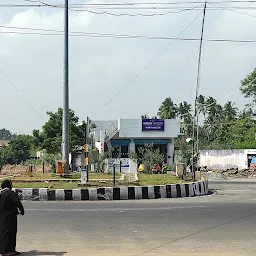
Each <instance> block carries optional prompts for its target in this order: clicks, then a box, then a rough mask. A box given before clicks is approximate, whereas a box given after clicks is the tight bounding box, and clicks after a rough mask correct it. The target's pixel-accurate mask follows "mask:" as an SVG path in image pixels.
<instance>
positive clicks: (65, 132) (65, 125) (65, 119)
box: [62, 0, 69, 174]
mask: <svg viewBox="0 0 256 256" xmlns="http://www.w3.org/2000/svg"><path fill="white" fill-rule="evenodd" d="M64 20H65V21H64V22H65V25H64V32H65V34H64V83H63V115H62V160H63V161H64V162H65V166H64V172H65V174H67V173H69V84H68V82H69V81H68V80H69V79H68V0H65V7H64Z"/></svg>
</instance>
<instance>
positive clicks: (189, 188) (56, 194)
mask: <svg viewBox="0 0 256 256" xmlns="http://www.w3.org/2000/svg"><path fill="white" fill-rule="evenodd" d="M14 191H15V192H16V193H17V194H18V195H19V197H20V199H21V200H30V201H69V200H70V201H98V200H133V199H134V200H135V199H158V198H179V197H194V196H203V195H207V194H208V193H209V191H208V181H207V180H203V181H197V182H193V183H182V184H170V185H159V186H157V185H156V186H141V187H139V186H134V187H103V188H88V189H47V188H39V189H38V188H22V189H18V188H17V189H14Z"/></svg>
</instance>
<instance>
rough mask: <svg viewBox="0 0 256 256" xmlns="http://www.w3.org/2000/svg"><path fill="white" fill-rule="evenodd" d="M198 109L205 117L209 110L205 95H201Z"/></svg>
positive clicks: (198, 99)
mask: <svg viewBox="0 0 256 256" xmlns="http://www.w3.org/2000/svg"><path fill="white" fill-rule="evenodd" d="M197 108H198V111H199V113H200V114H203V116H204V117H205V115H206V112H207V108H206V100H205V97H204V96H203V95H199V96H198V98H197Z"/></svg>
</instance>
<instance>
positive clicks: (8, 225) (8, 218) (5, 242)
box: [0, 180, 24, 256]
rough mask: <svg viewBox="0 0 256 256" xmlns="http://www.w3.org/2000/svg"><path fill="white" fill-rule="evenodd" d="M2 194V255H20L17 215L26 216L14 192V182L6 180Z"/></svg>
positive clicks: (0, 203)
mask: <svg viewBox="0 0 256 256" xmlns="http://www.w3.org/2000/svg"><path fill="white" fill-rule="evenodd" d="M1 188H2V190H1V192H0V255H2V256H14V255H19V254H20V252H17V251H16V237H17V215H18V214H21V215H24V208H23V205H22V203H21V201H20V199H19V197H18V195H17V194H16V193H15V192H13V191H12V182H11V181H10V180H4V181H3V183H2V185H1Z"/></svg>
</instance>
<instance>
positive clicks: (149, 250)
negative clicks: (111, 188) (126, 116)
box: [17, 182, 256, 256]
mask: <svg viewBox="0 0 256 256" xmlns="http://www.w3.org/2000/svg"><path fill="white" fill-rule="evenodd" d="M210 188H214V189H216V191H217V194H213V195H211V196H204V197H196V198H181V199H157V200H141V201H112V202H24V205H25V207H26V215H25V216H24V217H19V235H18V248H17V249H19V250H21V251H22V252H24V255H33V256H36V255H42V256H43V255H52V256H55V255H56V256H62V255H63V256H70V255H74V256H85V255H93V256H94V255H95V256H96V255H102V256H110V255H113V256H117V255H120V256H123V255H132V256H137V255H168V256H174V255H175V256H255V255H256V242H255V241H256V217H255V216H256V189H255V188H256V183H252V184H251V183H249V184H248V183H239V184H238V185H237V184H231V183H230V184H229V185H225V184H224V183H219V182H217V183H212V184H210Z"/></svg>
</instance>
